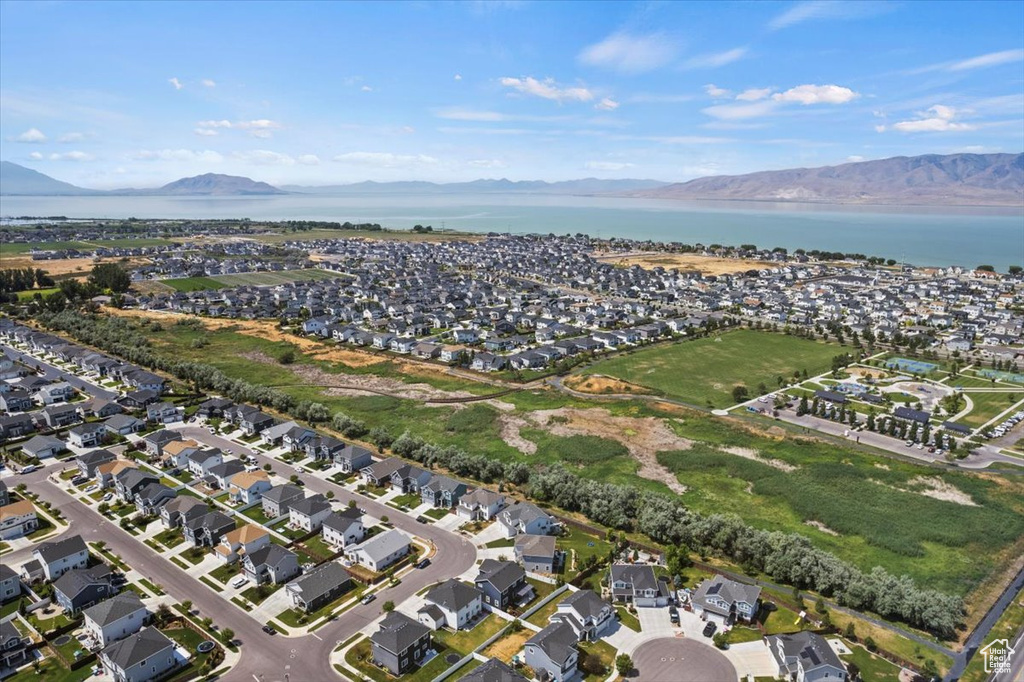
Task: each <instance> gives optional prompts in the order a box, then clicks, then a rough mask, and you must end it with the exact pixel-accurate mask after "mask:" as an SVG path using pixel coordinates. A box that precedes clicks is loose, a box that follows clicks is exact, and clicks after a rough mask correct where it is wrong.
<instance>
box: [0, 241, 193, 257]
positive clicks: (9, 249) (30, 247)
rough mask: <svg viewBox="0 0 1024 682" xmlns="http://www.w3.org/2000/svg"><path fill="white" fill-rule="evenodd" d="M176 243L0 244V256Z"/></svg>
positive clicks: (172, 242) (171, 242)
mask: <svg viewBox="0 0 1024 682" xmlns="http://www.w3.org/2000/svg"><path fill="white" fill-rule="evenodd" d="M174 243H177V242H174V241H171V240H170V239H158V238H140V239H97V240H95V241H88V242H74V241H73V242H14V243H10V244H0V255H2V256H18V255H21V254H27V253H29V252H30V251H63V250H65V249H78V250H79V251H84V250H92V249H97V248H107V249H113V248H117V247H126V248H141V247H143V246H165V245H167V244H174Z"/></svg>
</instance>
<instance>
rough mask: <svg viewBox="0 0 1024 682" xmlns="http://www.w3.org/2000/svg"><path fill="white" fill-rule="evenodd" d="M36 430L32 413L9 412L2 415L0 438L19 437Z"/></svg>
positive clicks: (0, 417) (0, 419)
mask: <svg viewBox="0 0 1024 682" xmlns="http://www.w3.org/2000/svg"><path fill="white" fill-rule="evenodd" d="M35 430H36V423H35V422H34V421H33V420H32V415H28V414H7V415H3V416H0V438H19V437H21V436H27V435H28V434H30V433H32V432H33V431H35Z"/></svg>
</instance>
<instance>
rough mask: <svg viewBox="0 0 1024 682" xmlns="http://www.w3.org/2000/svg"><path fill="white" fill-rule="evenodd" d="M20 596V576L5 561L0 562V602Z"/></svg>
mask: <svg viewBox="0 0 1024 682" xmlns="http://www.w3.org/2000/svg"><path fill="white" fill-rule="evenodd" d="M20 596H21V576H19V575H18V572H17V571H15V570H14V569H13V568H11V567H10V566H8V565H7V564H6V563H2V564H0V604H6V603H7V602H9V601H11V600H12V599H17V598H18V597H20Z"/></svg>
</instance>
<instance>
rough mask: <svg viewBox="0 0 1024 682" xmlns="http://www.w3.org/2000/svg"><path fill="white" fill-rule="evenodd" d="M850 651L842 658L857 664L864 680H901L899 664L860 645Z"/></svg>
mask: <svg viewBox="0 0 1024 682" xmlns="http://www.w3.org/2000/svg"><path fill="white" fill-rule="evenodd" d="M850 651H852V652H853V653H852V654H850V655H849V656H843V657H842V659H843V660H844V661H846V663H848V664H849V663H853V664H854V665H856V666H857V669H858V670H860V678H861V680H863V682H899V679H900V669H899V668H898V667H897V666H895V665H893V664H892V663H890V662H889V661H887V660H885V659H884V658H882V657H881V656H876V655H875V654H873V653H871V652H870V651H868V650H867V649H865V648H864V647H862V646H859V645H854V646H853V647H851V648H850ZM961 679H966V678H961Z"/></svg>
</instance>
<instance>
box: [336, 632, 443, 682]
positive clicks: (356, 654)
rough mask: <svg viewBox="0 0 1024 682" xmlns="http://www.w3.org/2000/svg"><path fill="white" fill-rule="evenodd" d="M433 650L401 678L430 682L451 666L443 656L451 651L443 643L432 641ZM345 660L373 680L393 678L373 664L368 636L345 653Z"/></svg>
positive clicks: (407, 680)
mask: <svg viewBox="0 0 1024 682" xmlns="http://www.w3.org/2000/svg"><path fill="white" fill-rule="evenodd" d="M434 650H435V651H437V655H436V656H434V658H432V659H431V660H430V661H429V662H428V663H427V664H426V665H425V666H423V667H422V668H417V669H416V670H415V671H414V672H412V673H407V674H405V675H403V676H402V680H403V681H405V682H430V680H433V679H434V678H435V677H437V676H438V675H440V674H441V673H442V672H443V671H445V670H447V669H448V668H449V667H451V666H450V664H449V663H448V662H447V661H446V660H445V657H446V656H447V655H448V654H449V653H451V652H450V651H449V650H447V649H445V647H444V645H443V644H442V643H440V642H435V643H434ZM345 661H346V662H348V664H349V665H351V666H352V667H354V668H355V669H357V670H358V671H359V672H361V673H362V674H363V675H366V676H367V677H368V678H370V679H371V680H374V682H392V680H394V679H395V678H394V677H392V676H391V675H390V673H388V672H386V671H384V670H381V669H380V668H378V667H377V666H375V665H373V660H372V656H371V654H370V640H369V639H368V638H366V639H363V640H362V641H360V642H359V643H357V644H356V645H355V646H353V647H352V648H351V649H349V650H348V652H347V653H346V654H345Z"/></svg>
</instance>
